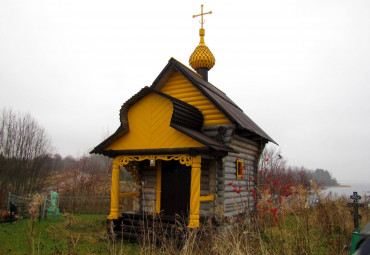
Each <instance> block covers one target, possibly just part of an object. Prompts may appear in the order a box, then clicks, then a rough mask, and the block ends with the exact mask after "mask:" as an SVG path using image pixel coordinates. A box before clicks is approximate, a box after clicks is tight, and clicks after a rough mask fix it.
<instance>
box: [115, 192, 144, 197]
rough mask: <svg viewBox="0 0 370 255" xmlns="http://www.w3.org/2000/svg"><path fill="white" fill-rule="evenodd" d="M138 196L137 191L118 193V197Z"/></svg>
mask: <svg viewBox="0 0 370 255" xmlns="http://www.w3.org/2000/svg"><path fill="white" fill-rule="evenodd" d="M138 196H139V192H133V193H121V194H119V197H138Z"/></svg>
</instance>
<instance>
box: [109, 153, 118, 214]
mask: <svg viewBox="0 0 370 255" xmlns="http://www.w3.org/2000/svg"><path fill="white" fill-rule="evenodd" d="M110 192H111V195H110V214H109V215H108V217H107V219H108V220H116V219H118V217H119V213H118V202H119V201H118V197H119V164H118V159H117V158H115V159H114V160H113V166H112V187H111V191H110Z"/></svg>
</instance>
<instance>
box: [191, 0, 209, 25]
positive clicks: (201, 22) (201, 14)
mask: <svg viewBox="0 0 370 255" xmlns="http://www.w3.org/2000/svg"><path fill="white" fill-rule="evenodd" d="M200 7H201V13H200V14H197V15H193V18H196V17H198V16H201V17H202V19H201V21H200V24H202V28H203V24H204V20H203V16H204V15H206V14H212V11H210V12H206V13H203V4H202V5H201V6H200Z"/></svg>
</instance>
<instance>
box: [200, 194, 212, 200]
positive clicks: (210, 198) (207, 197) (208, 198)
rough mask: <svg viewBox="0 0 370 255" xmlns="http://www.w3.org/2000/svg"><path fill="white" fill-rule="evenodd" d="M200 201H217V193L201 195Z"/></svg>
mask: <svg viewBox="0 0 370 255" xmlns="http://www.w3.org/2000/svg"><path fill="white" fill-rule="evenodd" d="M200 201H215V195H209V196H201V197H200Z"/></svg>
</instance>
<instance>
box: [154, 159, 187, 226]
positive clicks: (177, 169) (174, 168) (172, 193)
mask: <svg viewBox="0 0 370 255" xmlns="http://www.w3.org/2000/svg"><path fill="white" fill-rule="evenodd" d="M190 181H191V167H190V166H185V165H182V164H180V163H179V162H178V161H175V160H171V161H163V162H162V192H161V211H163V213H164V214H167V215H175V214H177V215H179V216H180V217H181V218H183V219H187V218H188V215H189V204H190Z"/></svg>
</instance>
